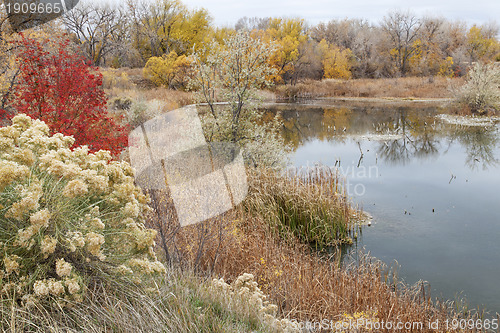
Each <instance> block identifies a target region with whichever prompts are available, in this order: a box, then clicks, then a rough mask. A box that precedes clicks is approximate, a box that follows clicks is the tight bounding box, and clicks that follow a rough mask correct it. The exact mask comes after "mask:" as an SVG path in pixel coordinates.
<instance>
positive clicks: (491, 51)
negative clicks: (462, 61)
mask: <svg viewBox="0 0 500 333" xmlns="http://www.w3.org/2000/svg"><path fill="white" fill-rule="evenodd" d="M466 47H467V52H468V53H469V56H470V59H471V61H477V60H488V58H492V57H493V56H494V55H495V53H496V52H498V50H499V49H500V48H499V44H498V42H497V41H496V40H495V39H493V38H487V37H486V36H485V35H484V34H483V30H482V28H481V27H478V26H476V25H473V26H472V27H471V28H470V29H469V31H468V32H467V43H466Z"/></svg>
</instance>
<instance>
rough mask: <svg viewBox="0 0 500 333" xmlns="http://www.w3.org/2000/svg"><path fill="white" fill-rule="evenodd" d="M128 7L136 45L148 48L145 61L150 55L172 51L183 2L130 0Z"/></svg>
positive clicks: (155, 55)
mask: <svg viewBox="0 0 500 333" xmlns="http://www.w3.org/2000/svg"><path fill="white" fill-rule="evenodd" d="M127 5H128V9H129V13H130V16H131V17H130V19H131V20H132V25H133V31H134V33H133V36H132V38H133V39H134V43H135V45H136V47H138V48H141V49H143V50H144V49H145V50H147V51H148V52H147V54H142V57H143V60H144V62H145V61H146V60H147V59H148V58H149V57H160V56H162V55H163V54H165V53H167V54H168V53H170V51H172V48H173V45H174V44H175V38H174V36H172V30H173V26H174V24H175V23H176V21H177V20H179V19H180V15H179V13H180V12H181V10H182V4H181V3H180V2H179V1H170V0H157V1H155V2H150V1H144V0H143V1H139V2H137V1H134V0H129V1H128V3H127Z"/></svg>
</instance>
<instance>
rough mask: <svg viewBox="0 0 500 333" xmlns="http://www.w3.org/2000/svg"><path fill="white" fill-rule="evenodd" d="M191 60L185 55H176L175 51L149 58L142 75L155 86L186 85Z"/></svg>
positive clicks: (171, 86)
mask: <svg viewBox="0 0 500 333" xmlns="http://www.w3.org/2000/svg"><path fill="white" fill-rule="evenodd" d="M191 64H192V61H191V59H190V58H189V57H186V56H185V55H180V56H179V55H177V53H176V52H175V51H172V52H170V53H169V54H164V55H163V56H161V57H151V58H149V60H148V62H147V63H146V66H145V67H144V70H143V73H144V77H146V78H148V79H150V80H151V81H153V83H154V84H156V85H157V86H164V87H167V88H173V87H181V88H183V87H186V85H187V81H188V79H189V75H190V72H191Z"/></svg>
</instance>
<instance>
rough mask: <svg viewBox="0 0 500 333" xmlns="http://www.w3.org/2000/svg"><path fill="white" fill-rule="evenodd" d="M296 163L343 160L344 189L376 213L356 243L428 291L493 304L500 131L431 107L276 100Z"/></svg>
mask: <svg viewBox="0 0 500 333" xmlns="http://www.w3.org/2000/svg"><path fill="white" fill-rule="evenodd" d="M268 109H269V110H270V111H280V112H281V113H282V115H283V117H284V119H285V128H284V130H283V135H284V137H285V139H286V141H287V142H288V143H289V144H291V145H292V146H293V152H292V154H291V156H290V158H291V162H292V164H293V165H295V166H296V167H307V166H313V165H314V164H316V163H321V164H323V165H326V166H334V165H336V166H337V167H339V166H340V171H341V173H342V174H344V175H345V177H346V185H347V190H348V191H349V194H350V195H352V197H353V200H354V202H355V203H357V204H358V205H360V206H361V207H362V208H363V209H364V210H365V211H367V212H369V213H370V214H371V215H372V216H373V222H372V225H371V226H370V227H368V226H367V227H364V229H363V232H362V237H361V238H360V239H358V242H357V244H356V245H355V246H354V248H355V249H356V248H357V249H361V248H364V249H365V252H370V254H371V255H372V256H374V257H377V258H379V259H381V260H382V261H384V262H386V263H387V264H391V263H394V260H396V261H397V262H398V263H399V265H400V269H399V276H400V278H403V279H404V280H405V281H406V282H407V283H410V284H413V283H415V282H417V281H419V280H425V281H428V282H429V283H430V285H431V288H432V292H433V297H440V298H445V299H455V298H456V297H457V296H461V297H462V296H465V297H466V298H467V300H468V302H469V306H470V307H478V306H480V307H485V308H486V309H487V310H489V311H490V312H492V313H495V312H500V218H499V216H500V214H499V209H500V195H499V191H500V162H499V160H500V134H499V126H500V124H499V123H498V122H497V123H495V122H492V123H488V124H483V125H482V126H466V125H463V124H457V123H456V122H454V121H453V120H452V121H450V120H446V119H441V118H439V114H440V113H442V110H439V109H437V108H435V107H434V108H433V107H427V108H422V107H420V108H408V107H387V106H379V107H377V106H371V107H349V106H345V105H344V106H342V105H340V106H339V105H337V106H333V105H328V103H327V102H325V101H313V102H309V103H308V104H278V105H273V106H269V108H268Z"/></svg>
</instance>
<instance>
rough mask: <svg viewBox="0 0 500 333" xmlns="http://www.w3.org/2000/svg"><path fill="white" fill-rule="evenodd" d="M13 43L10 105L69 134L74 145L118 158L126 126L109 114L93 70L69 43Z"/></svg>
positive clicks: (28, 40) (30, 40)
mask: <svg viewBox="0 0 500 333" xmlns="http://www.w3.org/2000/svg"><path fill="white" fill-rule="evenodd" d="M16 44H17V45H16V46H17V47H18V49H19V50H20V51H19V54H18V56H17V62H18V66H19V70H20V72H19V76H18V86H17V87H16V93H15V96H14V99H13V101H12V104H11V105H13V106H14V108H15V109H16V111H17V112H18V113H25V114H27V115H29V116H30V117H32V118H38V119H40V120H42V121H44V122H45V123H46V124H47V125H48V126H49V128H50V130H51V131H52V132H59V133H62V134H64V135H71V136H73V137H74V138H75V143H74V146H75V147H76V146H81V145H87V146H88V147H89V150H90V151H91V152H95V151H98V150H101V149H105V150H109V151H111V152H112V153H113V154H114V155H117V154H119V153H120V152H121V151H122V150H123V149H124V148H125V147H126V145H127V128H126V127H125V126H122V125H120V124H119V122H118V120H117V119H115V118H113V117H111V116H110V115H109V114H108V112H107V107H106V96H105V93H104V91H103V90H102V88H101V86H102V75H101V74H100V73H99V72H98V71H97V68H95V67H92V66H90V65H89V64H88V63H87V61H86V60H84V59H83V58H82V57H81V56H79V55H78V54H76V52H74V51H72V50H71V49H70V47H69V40H67V39H59V40H57V41H50V40H43V41H38V40H36V39H33V38H28V37H25V36H21V39H20V40H19V41H18V42H16Z"/></svg>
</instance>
